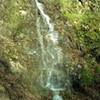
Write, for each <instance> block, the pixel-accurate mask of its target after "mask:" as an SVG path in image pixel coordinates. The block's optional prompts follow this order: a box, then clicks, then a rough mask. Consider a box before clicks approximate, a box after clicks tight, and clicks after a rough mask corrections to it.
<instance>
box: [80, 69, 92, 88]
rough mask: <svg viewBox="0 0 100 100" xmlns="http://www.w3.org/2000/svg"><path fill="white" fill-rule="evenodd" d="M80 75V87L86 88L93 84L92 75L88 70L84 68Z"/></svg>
mask: <svg viewBox="0 0 100 100" xmlns="http://www.w3.org/2000/svg"><path fill="white" fill-rule="evenodd" d="M80 74H81V80H80V82H81V83H80V84H81V86H83V87H88V86H90V85H91V84H92V83H93V74H92V70H91V69H90V68H88V67H84V68H83V69H82V72H81V73H80Z"/></svg>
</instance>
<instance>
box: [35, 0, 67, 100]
mask: <svg viewBox="0 0 100 100" xmlns="http://www.w3.org/2000/svg"><path fill="white" fill-rule="evenodd" d="M35 4H36V7H37V11H36V12H37V35H38V40H39V44H40V48H41V53H40V54H41V58H40V60H41V64H40V66H41V74H40V77H39V82H40V84H41V86H42V87H43V88H46V89H49V90H51V91H52V92H53V100H63V99H62V97H61V96H60V91H63V90H65V87H66V82H65V80H66V72H65V69H64V67H63V66H62V65H61V64H62V62H63V53H62V49H61V48H60V47H59V46H58V38H59V37H58V33H57V32H55V30H54V26H53V24H52V23H51V22H50V17H49V16H48V15H46V14H45V13H44V9H43V5H42V3H40V2H39V1H38V0H35ZM41 19H42V21H43V23H44V25H45V26H47V28H48V29H47V33H46V34H45V33H44V32H43V29H42V27H43V26H41Z"/></svg>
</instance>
